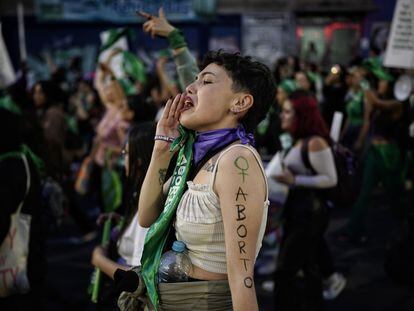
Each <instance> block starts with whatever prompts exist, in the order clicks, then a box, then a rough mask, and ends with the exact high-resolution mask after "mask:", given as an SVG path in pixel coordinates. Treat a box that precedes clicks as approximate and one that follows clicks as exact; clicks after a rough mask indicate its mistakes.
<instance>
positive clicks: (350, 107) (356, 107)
mask: <svg viewBox="0 0 414 311" xmlns="http://www.w3.org/2000/svg"><path fill="white" fill-rule="evenodd" d="M345 109H346V113H347V117H348V120H349V123H350V124H351V125H361V124H362V123H363V122H364V92H363V91H359V92H356V93H353V94H352V97H351V99H350V100H349V101H348V102H347V104H346V107H345Z"/></svg>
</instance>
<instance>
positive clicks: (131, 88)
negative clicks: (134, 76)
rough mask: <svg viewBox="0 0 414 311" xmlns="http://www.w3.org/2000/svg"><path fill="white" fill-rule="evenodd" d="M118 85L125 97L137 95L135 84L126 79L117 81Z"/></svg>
mask: <svg viewBox="0 0 414 311" xmlns="http://www.w3.org/2000/svg"><path fill="white" fill-rule="evenodd" d="M118 82H119V84H120V85H121V87H122V90H123V91H124V92H125V95H126V96H130V95H135V94H137V88H136V87H135V84H134V83H132V82H131V81H130V80H129V79H128V78H122V79H118Z"/></svg>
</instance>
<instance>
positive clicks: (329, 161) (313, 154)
mask: <svg viewBox="0 0 414 311" xmlns="http://www.w3.org/2000/svg"><path fill="white" fill-rule="evenodd" d="M308 155H309V162H310V165H311V166H312V169H313V170H314V171H315V174H314V175H293V174H292V173H291V172H290V171H289V170H285V171H284V173H283V174H281V175H279V176H276V180H277V181H279V182H282V183H284V184H287V185H296V186H301V187H307V188H331V187H334V186H335V185H336V184H337V182H338V176H337V172H336V167H335V160H334V157H333V154H332V150H331V148H329V145H328V144H327V142H326V141H325V140H324V139H323V138H320V137H314V138H312V139H311V140H310V141H309V150H308Z"/></svg>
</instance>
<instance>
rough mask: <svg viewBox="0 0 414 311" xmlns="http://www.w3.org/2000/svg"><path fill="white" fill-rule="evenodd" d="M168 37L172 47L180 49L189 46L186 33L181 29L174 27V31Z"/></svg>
mask: <svg viewBox="0 0 414 311" xmlns="http://www.w3.org/2000/svg"><path fill="white" fill-rule="evenodd" d="M167 39H168V42H169V43H170V47H171V48H172V49H179V48H182V47H185V46H187V42H185V38H184V34H183V32H182V31H181V30H179V29H174V30H173V31H171V32H170V34H169V35H168V37H167Z"/></svg>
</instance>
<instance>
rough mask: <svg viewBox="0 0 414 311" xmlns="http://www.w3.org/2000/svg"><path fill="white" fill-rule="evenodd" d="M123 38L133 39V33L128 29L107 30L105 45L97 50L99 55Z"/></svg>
mask: <svg viewBox="0 0 414 311" xmlns="http://www.w3.org/2000/svg"><path fill="white" fill-rule="evenodd" d="M123 36H128V37H133V32H132V30H131V29H129V28H120V29H109V36H108V38H107V39H106V41H105V43H104V44H103V45H102V46H101V47H100V48H99V53H101V52H103V51H105V50H106V49H108V48H110V47H111V46H112V45H114V43H115V42H116V41H118V40H119V39H120V38H122V37H123Z"/></svg>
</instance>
